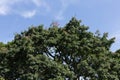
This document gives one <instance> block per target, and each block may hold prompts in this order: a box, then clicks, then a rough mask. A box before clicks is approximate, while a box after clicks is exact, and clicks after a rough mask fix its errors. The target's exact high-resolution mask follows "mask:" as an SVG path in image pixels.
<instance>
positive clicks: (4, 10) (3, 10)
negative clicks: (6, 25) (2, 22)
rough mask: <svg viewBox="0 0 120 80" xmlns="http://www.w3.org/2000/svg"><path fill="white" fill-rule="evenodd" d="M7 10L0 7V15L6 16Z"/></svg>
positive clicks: (4, 7)
mask: <svg viewBox="0 0 120 80" xmlns="http://www.w3.org/2000/svg"><path fill="white" fill-rule="evenodd" d="M9 10H10V9H9V8H8V7H6V6H1V7H0V15H7V13H8V12H9Z"/></svg>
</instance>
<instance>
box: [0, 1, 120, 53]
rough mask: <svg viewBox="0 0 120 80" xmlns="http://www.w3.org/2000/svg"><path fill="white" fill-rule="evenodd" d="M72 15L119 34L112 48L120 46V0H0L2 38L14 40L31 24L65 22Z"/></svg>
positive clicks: (115, 35) (110, 34)
mask: <svg viewBox="0 0 120 80" xmlns="http://www.w3.org/2000/svg"><path fill="white" fill-rule="evenodd" d="M73 16H75V17H77V19H80V20H82V23H83V24H85V25H87V26H89V27H90V31H92V32H95V31H96V30H99V31H100V32H101V33H104V32H108V33H109V37H110V38H111V37H116V40H115V41H116V42H115V43H114V44H113V46H112V47H111V50H112V51H115V50H117V49H119V48H120V0H114V1H113V0H0V41H2V42H5V43H6V42H8V41H11V40H12V39H13V38H14V35H15V34H16V33H19V32H21V31H24V30H26V29H27V28H28V27H30V26H32V25H34V26H37V25H40V24H44V26H45V27H49V26H50V24H51V23H52V22H53V21H57V22H58V23H59V24H60V26H63V25H65V24H66V23H67V22H68V21H69V20H70V19H71V17H73Z"/></svg>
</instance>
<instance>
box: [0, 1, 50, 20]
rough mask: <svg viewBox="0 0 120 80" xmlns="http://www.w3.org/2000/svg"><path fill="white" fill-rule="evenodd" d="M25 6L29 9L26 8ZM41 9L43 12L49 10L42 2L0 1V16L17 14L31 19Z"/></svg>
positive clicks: (46, 4)
mask: <svg viewBox="0 0 120 80" xmlns="http://www.w3.org/2000/svg"><path fill="white" fill-rule="evenodd" d="M26 5H28V6H29V7H28V8H26V7H25V6H26ZM41 7H42V8H44V9H45V11H48V10H50V7H49V5H48V3H47V2H45V1H44V0H11V1H10V0H1V1H0V15H1V16H2V15H8V14H17V15H21V16H23V17H24V18H31V17H33V16H34V15H36V13H37V10H39V9H40V8H41Z"/></svg>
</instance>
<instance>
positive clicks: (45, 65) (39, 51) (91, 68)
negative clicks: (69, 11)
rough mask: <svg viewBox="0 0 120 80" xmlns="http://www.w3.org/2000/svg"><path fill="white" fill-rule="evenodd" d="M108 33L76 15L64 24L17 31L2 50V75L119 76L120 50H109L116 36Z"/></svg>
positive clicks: (115, 79) (51, 78) (49, 79)
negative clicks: (113, 51) (89, 25)
mask: <svg viewBox="0 0 120 80" xmlns="http://www.w3.org/2000/svg"><path fill="white" fill-rule="evenodd" d="M107 36H108V33H104V34H103V35H100V34H99V32H98V31H97V32H96V33H92V32H90V31H89V27H87V26H85V25H82V24H81V21H80V20H77V19H76V18H75V17H73V18H72V19H71V20H70V21H69V22H68V23H67V24H66V25H65V26H64V27H59V26H58V25H51V26H50V28H48V29H44V28H43V25H40V26H38V27H31V28H29V29H28V30H26V31H24V32H21V33H20V34H16V35H15V38H14V40H13V41H11V42H10V43H8V44H7V45H6V47H5V49H6V50H5V52H4V49H3V51H2V50H1V53H0V55H1V56H0V59H1V62H3V63H4V65H3V64H0V66H2V68H1V70H0V73H1V75H0V76H2V77H3V78H5V79H8V80H15V79H18V78H19V79H22V80H38V79H42V80H64V79H65V78H68V79H69V80H77V79H78V80H79V77H80V76H83V77H84V78H88V77H89V78H90V79H91V80H104V79H105V80H119V79H120V77H119V75H120V71H119V69H120V68H119V65H120V60H119V58H118V57H119V50H118V51H117V52H116V53H115V54H113V53H112V52H111V51H110V47H111V45H112V43H113V42H114V38H111V39H108V38H107ZM2 45H3V44H2ZM2 47H3V46H2ZM3 53H5V54H3ZM2 56H3V57H2ZM4 66H6V67H4ZM3 70H4V71H5V72H4V71H3ZM3 72H4V73H3ZM3 74H4V75H3Z"/></svg>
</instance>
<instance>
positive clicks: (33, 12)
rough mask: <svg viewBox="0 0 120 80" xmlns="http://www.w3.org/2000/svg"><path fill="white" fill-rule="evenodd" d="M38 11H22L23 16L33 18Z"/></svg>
mask: <svg viewBox="0 0 120 80" xmlns="http://www.w3.org/2000/svg"><path fill="white" fill-rule="evenodd" d="M35 14H36V11H35V10H33V11H25V12H22V13H21V16H23V17H24V18H32V17H33V16H35Z"/></svg>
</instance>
